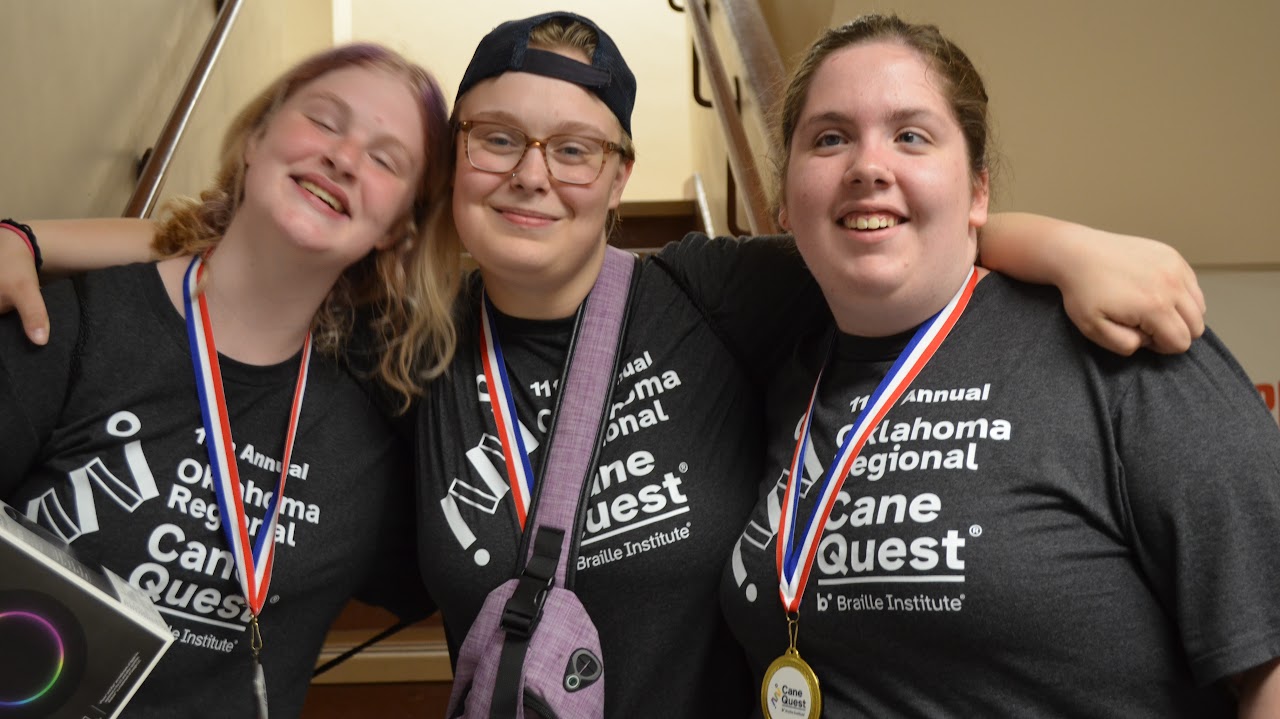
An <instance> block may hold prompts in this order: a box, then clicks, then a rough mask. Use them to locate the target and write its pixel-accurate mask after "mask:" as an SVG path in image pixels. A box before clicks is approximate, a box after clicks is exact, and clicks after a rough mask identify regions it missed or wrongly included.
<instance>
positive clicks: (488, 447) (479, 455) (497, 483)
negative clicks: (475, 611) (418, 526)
mask: <svg viewBox="0 0 1280 719" xmlns="http://www.w3.org/2000/svg"><path fill="white" fill-rule="evenodd" d="M487 397H488V395H486V394H484V393H482V394H481V398H482V400H487ZM520 431H521V433H522V434H523V435H524V441H525V446H526V447H529V448H530V450H529V451H530V452H532V451H533V450H536V449H537V448H538V446H539V443H538V440H537V438H536V437H534V435H533V433H532V432H530V431H529V429H528V428H527V427H525V426H524V423H521V424H520ZM466 457H467V463H468V464H469V465H471V468H472V469H473V470H474V471H475V474H476V475H478V476H479V478H480V480H481V482H482V483H483V484H484V487H483V488H481V487H476V486H474V485H472V484H470V483H468V482H466V481H464V480H462V479H459V478H457V477H454V479H453V481H452V482H451V483H450V484H449V492H448V493H447V494H446V495H445V497H444V498H443V499H441V500H440V509H441V511H443V512H444V518H445V523H446V524H448V525H449V530H450V531H451V532H453V536H454V538H455V539H457V540H458V544H460V545H461V546H462V548H463V549H464V550H470V549H471V548H472V546H473V545H474V544H475V542H476V535H475V532H473V531H471V527H469V526H468V525H467V521H466V520H465V519H464V518H463V516H462V511H461V508H460V507H459V506H458V503H459V502H461V503H463V504H467V505H469V506H472V507H475V508H476V509H479V510H480V511H481V512H484V513H485V514H487V515H489V516H494V515H496V514H497V512H498V507H499V506H501V503H502V500H503V498H504V497H505V496H506V495H507V494H508V493H509V492H510V491H511V488H510V486H509V485H508V483H507V481H506V479H505V478H504V477H503V475H502V472H501V471H500V470H499V469H498V465H497V462H500V461H502V447H501V445H500V444H499V443H498V439H497V438H496V437H494V436H493V435H491V434H488V433H485V434H484V435H483V436H482V437H481V438H480V442H479V444H478V445H477V446H475V447H472V448H471V449H469V450H467V453H466ZM495 460H496V461H495ZM472 559H473V560H474V561H475V563H476V564H477V565H479V566H481V567H483V566H485V565H487V564H488V563H489V559H490V554H489V551H488V550H487V549H484V548H479V549H476V551H475V553H474V554H473V555H472Z"/></svg>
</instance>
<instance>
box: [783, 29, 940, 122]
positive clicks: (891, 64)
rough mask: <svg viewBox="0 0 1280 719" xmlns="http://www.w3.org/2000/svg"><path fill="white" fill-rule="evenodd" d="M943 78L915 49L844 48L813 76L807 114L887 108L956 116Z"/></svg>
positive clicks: (887, 44) (886, 44) (874, 44)
mask: <svg viewBox="0 0 1280 719" xmlns="http://www.w3.org/2000/svg"><path fill="white" fill-rule="evenodd" d="M939 82H940V78H939V76H938V74H937V73H936V72H934V70H933V68H932V67H931V66H930V64H929V63H928V61H926V60H925V58H924V57H923V56H922V55H921V54H920V53H919V52H918V51H916V50H915V49H913V48H910V47H908V46H906V45H903V44H901V43H899V42H894V41H888V40H876V41H871V42H863V43H859V44H856V45H851V46H849V47H845V48H842V49H840V50H837V51H836V52H833V53H832V54H831V55H829V56H827V58H826V59H824V60H823V61H822V63H821V64H820V65H819V66H818V69H817V70H816V71H815V72H814V73H813V76H812V79H811V81H810V85H809V91H808V93H807V94H806V98H805V105H804V111H803V113H802V114H803V115H808V114H812V113H821V112H828V111H832V110H842V111H844V112H846V113H849V114H853V111H857V112H861V113H866V112H870V111H873V110H876V109H879V108H883V107H886V106H889V107H902V106H908V105H910V106H918V107H919V108H920V109H930V110H942V111H944V112H945V113H946V114H948V115H949V114H950V105H949V103H948V101H947V98H946V96H945V95H944V94H943V92H942V91H941V86H940V84H939Z"/></svg>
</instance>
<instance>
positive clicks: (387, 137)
mask: <svg viewBox="0 0 1280 719" xmlns="http://www.w3.org/2000/svg"><path fill="white" fill-rule="evenodd" d="M299 99H301V100H302V101H304V102H306V101H308V100H324V101H326V102H328V103H330V104H332V105H334V106H336V107H337V108H338V109H339V110H341V111H342V112H343V113H345V114H346V115H347V116H350V115H352V114H353V113H352V108H351V103H349V102H347V101H346V100H343V99H342V98H341V97H339V96H337V95H335V94H333V93H332V92H329V91H328V90H318V91H316V92H314V93H313V94H309V95H303V96H302V97H300V98H299ZM374 139H375V140H376V141H377V142H378V143H381V144H385V145H388V146H390V148H391V149H393V150H398V151H400V152H402V153H404V156H405V159H406V160H407V161H412V159H413V153H412V152H410V151H409V146H408V145H406V144H405V143H404V142H403V141H401V140H400V138H398V137H396V136H395V135H394V134H392V133H390V132H388V131H385V130H380V131H379V132H378V134H377V135H376V136H375V138H374Z"/></svg>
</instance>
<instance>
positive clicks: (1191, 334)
mask: <svg viewBox="0 0 1280 719" xmlns="http://www.w3.org/2000/svg"><path fill="white" fill-rule="evenodd" d="M1185 304H1187V303H1185V302H1179V304H1178V305H1177V306H1170V307H1167V308H1165V309H1164V310H1162V311H1159V312H1156V313H1152V314H1149V315H1147V317H1146V318H1145V319H1144V320H1143V321H1142V323H1141V325H1140V326H1139V327H1138V328H1137V329H1136V330H1135V331H1137V332H1138V333H1140V334H1142V335H1143V336H1145V338H1146V339H1145V341H1144V342H1143V346H1145V347H1148V348H1150V349H1151V350H1154V351H1156V352H1159V353H1161V354H1180V353H1182V352H1186V351H1187V350H1188V349H1190V348H1191V340H1193V339H1195V338H1196V337H1199V336H1200V334H1201V333H1203V332H1204V321H1203V319H1202V318H1201V317H1200V314H1199V313H1198V312H1196V313H1194V314H1193V315H1191V316H1190V317H1189V316H1188V315H1186V314H1183V313H1182V311H1181V310H1180V307H1181V306H1182V305H1185ZM1192 318H1194V320H1195V321H1198V322H1199V328H1200V329H1199V331H1196V329H1195V325H1194V324H1193V322H1192Z"/></svg>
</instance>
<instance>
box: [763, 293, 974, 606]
mask: <svg viewBox="0 0 1280 719" xmlns="http://www.w3.org/2000/svg"><path fill="white" fill-rule="evenodd" d="M977 282H978V274H977V271H976V270H975V269H973V268H971V269H970V270H969V276H968V277H967V278H966V279H965V281H964V284H963V285H962V286H961V287H960V290H959V291H957V292H956V294H955V296H954V297H952V298H951V301H950V302H949V303H947V306H946V307H944V308H942V310H941V311H939V312H938V313H937V314H936V315H934V316H933V317H930V318H929V319H928V320H926V321H925V323H924V324H922V325H920V328H919V329H917V330H916V333H915V335H913V336H912V338H911V341H910V342H909V343H908V344H907V346H906V348H905V349H903V350H902V353H901V354H900V355H898V359H897V360H896V361H895V362H894V364H893V367H892V368H890V369H889V373H888V374H887V375H885V377H884V379H882V380H881V381H880V384H879V386H877V387H876V390H875V392H874V393H873V394H872V395H871V398H870V399H869V400H868V401H867V406H866V407H865V408H863V410H862V412H860V413H859V414H858V417H857V419H856V420H855V421H854V424H853V428H852V429H851V430H850V432H849V435H848V436H847V437H846V438H845V441H844V444H843V445H842V446H841V447H840V451H838V452H837V453H836V456H835V459H834V460H832V462H831V464H830V465H828V466H827V471H826V472H825V473H824V475H823V477H822V483H821V486H820V493H819V495H818V501H817V504H816V506H815V507H814V509H813V512H812V513H810V515H809V518H808V523H807V524H806V525H805V527H804V529H803V531H801V532H799V533H798V534H797V527H798V525H799V504H800V489H801V487H802V485H803V484H804V483H803V482H802V481H801V478H802V476H803V473H804V450H805V448H806V447H807V446H808V444H809V430H810V426H811V424H812V423H813V407H814V405H815V404H816V403H817V399H818V387H820V386H821V384H822V372H819V373H818V379H817V380H816V381H814V383H813V393H812V394H811V395H810V396H809V406H808V408H807V409H806V410H805V416H804V421H803V422H802V423H801V425H800V437H799V438H798V440H797V442H796V449H795V454H794V455H792V458H791V472H790V476H789V477H788V478H787V488H786V492H785V493H784V494H783V497H782V512H781V515H780V516H779V518H778V549H777V567H778V580H779V581H778V592H779V594H780V595H781V597H782V605H783V606H784V607H786V610H787V611H788V612H798V611H799V610H800V601H801V599H803V597H804V588H805V585H806V584H807V583H808V581H809V571H810V570H811V569H812V568H813V559H814V557H815V556H816V555H817V551H818V537H819V536H820V535H821V534H822V529H823V527H825V526H826V525H827V518H828V517H829V516H830V515H831V509H832V507H833V506H834V505H835V500H836V497H837V496H838V495H839V492H840V488H841V487H843V486H844V480H845V478H847V477H848V476H849V470H850V469H851V467H852V465H853V461H854V460H855V459H857V457H858V453H859V452H861V451H862V447H863V445H864V444H866V441H867V437H869V436H870V435H871V432H872V430H874V429H875V428H876V425H877V424H879V423H880V420H882V419H884V416H885V415H886V414H888V412H889V409H890V408H891V407H893V405H894V404H895V403H896V402H897V401H898V399H899V398H900V397H901V396H902V395H903V394H904V393H905V392H906V390H907V387H908V386H909V385H910V384H911V382H912V380H914V379H915V378H916V375H918V374H920V371H921V370H922V369H924V366H925V365H926V364H928V363H929V360H930V359H932V357H933V354H934V352H936V351H937V350H938V347H939V346H940V345H941V344H942V341H943V340H945V339H946V338H947V334H948V333H950V332H951V328H952V327H954V326H955V323H956V320H958V319H959V318H960V315H961V314H963V313H964V310H965V307H966V306H967V305H968V304H969V298H970V297H972V296H973V288H974V285H976V284H977ZM824 371H825V366H824ZM797 540H799V541H797Z"/></svg>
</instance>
